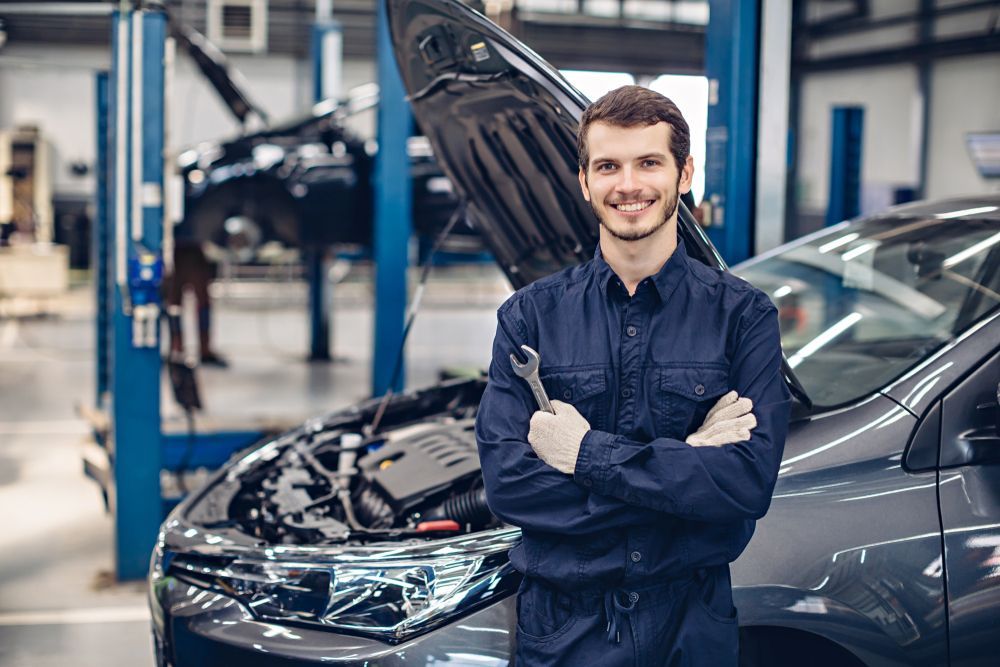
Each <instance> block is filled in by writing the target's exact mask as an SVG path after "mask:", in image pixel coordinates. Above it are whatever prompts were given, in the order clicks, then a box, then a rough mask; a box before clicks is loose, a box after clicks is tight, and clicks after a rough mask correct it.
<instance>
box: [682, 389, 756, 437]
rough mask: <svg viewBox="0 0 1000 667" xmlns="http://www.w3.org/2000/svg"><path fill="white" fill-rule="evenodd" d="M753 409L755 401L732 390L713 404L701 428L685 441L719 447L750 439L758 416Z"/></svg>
mask: <svg viewBox="0 0 1000 667" xmlns="http://www.w3.org/2000/svg"><path fill="white" fill-rule="evenodd" d="M751 410H753V401H751V400H750V399H749V398H746V397H744V398H740V396H739V394H737V393H736V392H735V391H731V392H729V393H728V394H726V395H725V396H723V397H722V398H720V399H719V400H718V402H716V404H715V405H714V406H712V409H711V410H709V411H708V414H707V415H705V421H704V423H703V424H702V425H701V428H699V429H698V430H697V431H695V432H694V433H692V434H691V435H689V436H688V437H687V439H686V440H685V442H686V443H688V444H689V445H691V446H693V447H706V446H708V447H718V446H720V445H731V444H734V443H737V442H744V441H746V440H749V439H750V429H752V428H754V427H756V426H757V418H756V417H754V416H753V412H751Z"/></svg>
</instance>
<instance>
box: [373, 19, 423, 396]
mask: <svg viewBox="0 0 1000 667" xmlns="http://www.w3.org/2000/svg"><path fill="white" fill-rule="evenodd" d="M378 83H379V107H378V147H379V148H378V157H377V158H376V161H375V232H374V255H375V335H374V345H373V354H372V393H373V394H374V395H380V394H383V393H385V392H386V391H387V390H388V389H392V390H394V391H399V390H401V389H402V388H403V386H405V384H406V382H405V374H406V373H405V365H401V366H400V372H399V377H397V378H393V377H392V376H393V368H394V367H395V363H396V356H397V354H398V353H399V350H400V347H401V345H402V342H403V327H404V320H405V313H406V298H407V283H406V269H407V266H408V263H409V261H408V248H409V241H410V231H411V230H410V228H411V220H410V210H411V209H410V202H411V197H412V187H411V185H412V184H411V182H410V164H409V158H408V157H407V153H406V140H407V138H408V137H409V136H410V129H411V127H412V126H413V118H412V115H411V112H410V108H409V105H408V103H407V102H406V91H405V89H404V88H403V81H402V79H401V78H400V76H399V71H398V69H397V67H396V58H395V56H394V55H393V48H392V41H391V39H390V37H389V23H388V20H387V17H386V12H385V3H384V2H379V3H378Z"/></svg>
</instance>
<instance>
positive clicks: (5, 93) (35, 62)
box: [0, 45, 108, 195]
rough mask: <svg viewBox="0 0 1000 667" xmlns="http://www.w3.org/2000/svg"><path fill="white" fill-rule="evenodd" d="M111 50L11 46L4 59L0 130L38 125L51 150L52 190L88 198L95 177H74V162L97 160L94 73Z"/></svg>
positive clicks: (0, 79) (0, 82) (0, 78)
mask: <svg viewBox="0 0 1000 667" xmlns="http://www.w3.org/2000/svg"><path fill="white" fill-rule="evenodd" d="M107 65H108V55H107V50H106V49H95V48H76V49H72V50H65V49H62V50H61V49H54V48H40V47H33V46H15V45H9V46H7V47H5V48H4V50H3V57H2V58H0V127H2V128H4V129H8V128H12V127H15V126H18V125H36V126H38V127H39V128H40V129H41V132H42V136H43V137H45V138H46V139H47V140H48V141H49V144H50V147H51V156H52V169H53V174H52V175H53V191H54V192H56V193H69V194H77V195H86V194H89V193H91V192H93V189H94V181H93V178H92V177H90V176H87V177H83V178H81V177H75V176H73V175H71V174H70V173H69V165H70V164H71V163H72V162H76V161H82V162H85V163H86V164H88V165H92V164H93V162H94V151H95V139H96V137H95V136H94V134H95V129H94V128H95V121H94V85H95V84H94V72H95V71H96V70H97V69H99V68H106V67H107Z"/></svg>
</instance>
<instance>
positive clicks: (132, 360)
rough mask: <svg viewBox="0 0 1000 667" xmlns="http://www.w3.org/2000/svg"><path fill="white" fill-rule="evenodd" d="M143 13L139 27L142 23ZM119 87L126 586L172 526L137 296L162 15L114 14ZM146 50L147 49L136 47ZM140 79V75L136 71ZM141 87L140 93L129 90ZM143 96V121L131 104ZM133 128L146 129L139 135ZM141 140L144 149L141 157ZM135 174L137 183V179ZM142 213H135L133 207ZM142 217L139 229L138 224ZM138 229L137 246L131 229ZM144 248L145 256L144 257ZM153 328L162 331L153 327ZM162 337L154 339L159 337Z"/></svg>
mask: <svg viewBox="0 0 1000 667" xmlns="http://www.w3.org/2000/svg"><path fill="white" fill-rule="evenodd" d="M133 16H135V20H133ZM112 21H113V23H114V26H113V35H114V39H113V42H112V52H113V57H112V60H113V62H114V66H113V70H112V80H113V81H114V82H115V84H116V85H114V86H113V89H114V91H115V92H114V98H113V102H112V105H111V106H112V109H113V114H114V117H115V123H114V126H113V127H114V128H115V130H114V132H115V138H116V151H115V162H114V174H115V186H114V187H115V201H116V206H115V225H114V226H113V230H114V231H113V234H114V239H113V240H114V248H115V265H116V281H115V290H114V299H115V304H114V306H115V307H114V318H113V330H112V336H113V343H112V345H113V355H112V358H111V367H112V371H111V396H112V408H111V414H112V434H111V442H110V443H109V451H110V453H111V456H112V460H113V466H114V467H113V471H114V474H113V479H114V483H113V485H112V494H111V496H112V497H111V507H112V510H113V513H114V520H115V571H116V574H117V577H118V579H120V580H125V579H140V578H142V577H144V576H145V574H146V569H147V567H148V565H149V553H150V550H151V549H152V547H153V544H154V542H155V540H156V534H157V530H158V527H159V525H160V522H161V521H162V519H163V505H162V500H161V498H160V468H161V465H160V464H161V451H160V449H161V448H160V350H159V346H158V345H157V344H156V340H155V339H154V340H153V341H152V342H153V345H149V342H150V341H149V340H148V337H147V338H145V339H139V338H137V331H139V330H138V329H137V324H141V323H142V321H141V320H142V318H141V314H143V313H148V311H147V310H141V311H140V308H142V307H143V306H144V305H145V304H143V303H142V299H139V298H137V297H138V294H137V293H134V289H133V288H134V286H135V285H136V283H135V282H133V280H132V279H133V278H136V277H137V278H138V280H139V281H147V285H148V276H146V275H142V274H141V270H140V271H139V272H137V273H134V272H133V270H132V269H129V270H128V272H127V273H128V279H126V268H125V267H126V266H128V265H130V264H132V265H136V264H138V265H142V263H141V262H139V261H138V260H139V256H140V253H141V251H145V252H142V254H145V253H146V252H148V253H152V254H153V255H156V254H158V253H159V251H160V246H161V240H162V227H163V208H162V206H163V191H162V186H163V129H164V128H163V102H164V99H163V83H164V80H163V77H164V71H163V56H164V42H165V39H166V17H165V16H164V15H163V14H162V13H161V12H149V11H142V12H137V13H133V12H132V11H129V10H126V11H125V12H124V13H121V14H118V13H116V14H115V15H114V18H113V19H112ZM136 44H139V45H140V47H139V48H133V46H134V45H136ZM133 73H134V74H133ZM127 81H133V82H135V81H138V82H139V84H140V86H139V88H138V89H134V90H130V89H129V86H127V85H123V84H124V83H125V82H127ZM135 95H139V96H142V106H141V116H138V117H134V116H133V115H132V112H133V111H134V110H135V109H136V107H135V106H133V104H132V97H133V96H135ZM133 128H136V129H138V131H137V132H133ZM137 137H138V138H141V141H142V146H141V150H136V151H133V150H132V146H133V144H134V142H135V141H137ZM133 174H134V175H135V176H136V177H137V178H133V177H132V176H133ZM133 201H134V202H136V206H135V207H133V206H132V202H133ZM136 213H138V216H139V220H138V221H137V222H138V225H135V224H129V223H130V222H132V220H130V219H129V218H130V217H132V216H134V215H136ZM132 229H138V230H139V231H140V232H141V233H140V240H139V242H138V243H133V241H132V239H131V237H130V234H129V231H130V230H132ZM140 248H141V250H140ZM146 324H155V319H154V322H152V323H150V322H147V323H146ZM154 336H155V332H154Z"/></svg>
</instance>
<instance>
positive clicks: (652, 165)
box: [642, 160, 660, 167]
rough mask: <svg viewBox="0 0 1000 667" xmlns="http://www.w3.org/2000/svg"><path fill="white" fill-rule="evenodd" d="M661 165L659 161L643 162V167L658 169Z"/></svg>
mask: <svg viewBox="0 0 1000 667" xmlns="http://www.w3.org/2000/svg"><path fill="white" fill-rule="evenodd" d="M659 164H660V161H659V160H643V161H642V166H643V167H656V166H659Z"/></svg>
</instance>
